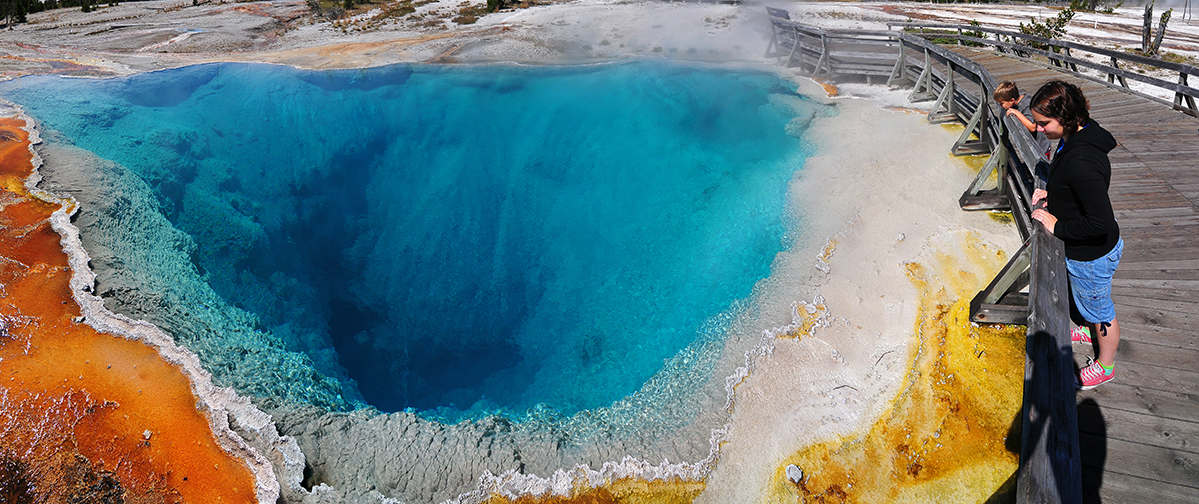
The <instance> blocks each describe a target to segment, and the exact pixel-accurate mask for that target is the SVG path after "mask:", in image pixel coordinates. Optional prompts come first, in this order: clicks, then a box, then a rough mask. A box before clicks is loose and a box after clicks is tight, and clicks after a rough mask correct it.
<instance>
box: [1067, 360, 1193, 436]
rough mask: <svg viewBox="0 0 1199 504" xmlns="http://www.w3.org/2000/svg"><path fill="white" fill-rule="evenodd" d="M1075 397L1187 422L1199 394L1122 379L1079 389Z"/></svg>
mask: <svg viewBox="0 0 1199 504" xmlns="http://www.w3.org/2000/svg"><path fill="white" fill-rule="evenodd" d="M1117 365H1119V364H1117ZM1077 397H1078V400H1079V401H1082V400H1084V399H1086V398H1092V399H1094V400H1095V401H1096V402H1097V403H1098V404H1099V405H1100V406H1101V407H1103V408H1105V409H1111V410H1121V411H1129V412H1134V413H1142V414H1145V415H1151V416H1155V417H1159V418H1168V419H1172V420H1183V421H1188V422H1190V421H1194V420H1195V411H1197V410H1199V396H1196V395H1194V394H1184V393H1181V392H1178V391H1174V390H1154V389H1148V388H1144V387H1140V386H1137V385H1135V384H1130V383H1128V382H1127V380H1123V379H1121V378H1117V379H1115V380H1112V381H1110V382H1108V383H1105V384H1103V386H1102V387H1095V388H1093V389H1091V390H1080V391H1078V395H1077Z"/></svg>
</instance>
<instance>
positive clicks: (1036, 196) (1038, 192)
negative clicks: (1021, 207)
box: [1032, 189, 1049, 207]
mask: <svg viewBox="0 0 1199 504" xmlns="http://www.w3.org/2000/svg"><path fill="white" fill-rule="evenodd" d="M1048 197H1049V193H1048V192H1046V191H1045V190H1044V189H1033V191H1032V206H1034V207H1035V206H1037V202H1038V201H1042V200H1045V199H1046V198H1048Z"/></svg>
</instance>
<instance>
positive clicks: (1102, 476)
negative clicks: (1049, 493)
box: [1082, 445, 1199, 504]
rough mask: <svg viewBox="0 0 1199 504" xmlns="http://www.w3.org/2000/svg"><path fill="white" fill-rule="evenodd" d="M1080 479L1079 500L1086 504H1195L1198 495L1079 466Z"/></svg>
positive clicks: (1188, 489) (1171, 486)
mask: <svg viewBox="0 0 1199 504" xmlns="http://www.w3.org/2000/svg"><path fill="white" fill-rule="evenodd" d="M1104 448H1106V445H1104ZM1082 478H1083V496H1084V497H1083V498H1084V500H1085V501H1086V502H1096V503H1098V502H1106V503H1113V504H1114V503H1120V504H1194V503H1195V502H1199V495H1197V494H1196V491H1195V489H1194V488H1192V487H1187V486H1182V485H1172V484H1169V483H1163V482H1161V481H1156V480H1151V479H1146V478H1139V477H1136V476H1130V475H1127V474H1121V473H1117V472H1101V471H1099V470H1098V469H1096V468H1093V467H1083V469H1082ZM1096 487H1098V488H1096Z"/></svg>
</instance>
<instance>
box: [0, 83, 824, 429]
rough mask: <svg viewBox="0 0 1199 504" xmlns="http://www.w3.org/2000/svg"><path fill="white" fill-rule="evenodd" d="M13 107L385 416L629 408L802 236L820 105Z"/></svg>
mask: <svg viewBox="0 0 1199 504" xmlns="http://www.w3.org/2000/svg"><path fill="white" fill-rule="evenodd" d="M0 95H2V96H4V97H5V98H7V99H9V100H11V101H14V102H17V103H19V104H21V105H23V106H24V107H25V108H26V110H27V112H29V113H30V114H31V115H32V116H34V117H35V118H37V119H39V120H40V121H42V123H43V124H44V127H45V128H47V129H49V130H55V131H57V132H60V133H61V138H62V139H64V140H63V141H69V142H73V143H75V144H76V145H78V146H80V147H83V148H85V149H88V150H90V151H92V152H94V153H96V154H97V155H99V156H101V157H103V158H106V159H109V160H112V161H115V162H116V163H119V164H120V165H121V166H123V167H124V168H125V169H127V170H129V171H131V172H132V173H134V174H136V175H137V177H139V178H140V179H142V180H144V181H145V183H146V184H147V185H148V186H149V187H150V188H151V190H152V193H153V197H154V198H155V199H156V204H157V208H158V209H159V211H160V212H161V213H162V214H163V215H165V216H166V217H167V219H169V220H170V222H171V223H172V224H173V225H174V226H175V227H176V228H177V229H179V230H182V231H183V232H185V233H187V234H188V235H190V236H191V237H192V239H194V241H195V244H196V246H195V248H194V250H193V251H191V252H189V253H190V254H191V262H192V263H193V264H194V265H195V267H196V270H197V272H198V273H199V274H200V275H199V276H197V278H199V279H200V281H204V282H207V283H208V284H209V285H210V286H211V287H212V288H213V289H214V290H215V291H216V292H217V293H218V294H219V295H220V297H221V298H223V300H224V301H225V302H226V303H228V305H230V306H232V307H237V308H240V309H244V310H246V311H248V312H250V313H252V314H253V315H254V316H255V317H256V319H257V321H256V322H255V323H254V328H253V330H255V331H259V332H261V333H265V334H268V335H269V337H270V338H273V339H274V340H275V341H279V342H280V345H282V346H283V347H286V348H287V349H288V350H290V351H294V352H301V353H303V354H305V355H306V356H307V360H306V361H305V362H308V365H311V366H314V368H315V369H317V370H319V371H320V372H321V373H323V374H324V375H327V376H330V377H333V378H336V379H338V380H339V381H340V382H341V383H342V384H344V387H345V390H344V391H343V393H344V395H345V398H346V400H347V401H348V403H350V404H351V405H353V404H357V405H361V404H362V401H365V402H366V403H369V404H370V405H373V406H375V407H378V408H379V409H382V410H385V411H396V410H400V409H404V408H415V409H417V410H426V411H427V410H436V411H439V412H440V413H441V414H442V415H445V416H448V417H454V416H456V415H460V414H461V413H463V412H471V411H474V412H478V411H492V410H495V409H498V408H505V409H507V410H509V411H514V412H520V411H523V410H525V409H527V408H529V407H531V406H533V405H535V404H538V403H546V404H548V405H549V406H550V407H552V408H554V409H556V410H558V411H560V412H562V413H573V412H576V411H579V410H582V409H587V408H593V407H599V406H604V405H607V404H610V403H611V402H612V401H614V400H617V399H619V398H621V397H623V396H625V395H627V394H630V393H632V392H634V391H636V390H637V389H638V388H639V387H640V386H641V384H642V383H644V382H645V381H646V380H647V379H649V378H650V377H651V376H652V375H653V374H654V373H656V372H658V371H659V369H661V367H662V364H663V360H664V359H667V358H669V357H671V356H673V355H675V354H676V353H677V352H678V351H680V350H681V349H683V348H685V347H687V346H688V345H691V344H692V343H693V342H694V341H696V339H697V337H704V336H703V335H704V334H708V335H709V336H711V335H719V334H720V331H721V329H722V328H723V325H724V323H723V322H722V320H725V319H727V317H723V318H722V317H721V316H720V315H721V314H726V313H727V312H728V311H729V310H730V309H731V308H732V307H734V306H735V305H736V304H737V303H739V302H743V301H741V300H745V299H746V298H747V297H748V296H749V295H750V293H751V291H752V288H753V285H754V284H755V282H757V281H758V280H760V279H762V278H765V277H767V276H769V274H770V264H771V261H772V259H773V258H774V256H775V254H776V253H778V252H779V251H781V250H782V249H783V248H784V247H785V246H786V245H787V240H788V238H787V237H788V233H789V232H790V231H789V230H794V229H795V226H799V225H801V223H797V222H791V221H789V220H788V218H787V213H786V204H785V193H786V190H787V182H788V180H790V179H791V177H792V176H793V175H794V174H795V172H796V171H797V170H799V169H800V168H801V165H802V162H803V158H804V156H805V152H806V151H805V150H806V149H807V147H806V146H805V145H804V144H803V143H802V142H801V141H800V140H798V139H797V138H796V137H795V136H793V135H795V134H796V133H797V132H796V128H795V126H794V123H792V127H790V128H788V127H787V125H788V123H789V121H792V120H793V118H794V117H795V116H796V115H797V111H796V109H795V106H794V104H792V105H793V106H791V107H788V106H780V105H779V101H778V99H777V97H779V96H787V97H789V98H788V99H789V100H792V101H796V100H800V98H799V97H797V96H795V95H794V93H793V86H790V85H788V84H787V83H786V82H784V81H781V80H779V79H778V78H777V77H775V76H773V75H768V74H763V73H754V72H747V71H731V70H721V69H705V68H693V67H681V66H671V65H666V64H653V63H634V64H622V65H608V66H597V67H586V68H539V69H529V68H515V67H474V68H445V67H423V66H416V67H413V66H397V67H387V68H381V69H371V70H356V71H337V72H310V71H300V70H295V69H290V68H284V67H273V66H260V65H230V64H222V65H205V66H195V67H188V68H183V69H177V70H169V71H163V72H156V73H152V74H145V75H138V76H133V77H129V78H122V79H113V80H104V81H95V80H79V79H60V78H55V77H37V78H25V79H19V80H17V81H12V82H7V83H0ZM772 97H773V98H772ZM813 107H814V106H813ZM788 131H789V132H790V133H791V135H788V134H787V132H788ZM210 337H212V338H221V337H222V335H221V334H213V335H211V336H210ZM201 357H202V358H203V357H204V355H201ZM249 358H252V357H249ZM212 371H213V372H214V374H216V375H217V377H218V380H219V378H220V375H221V373H222V370H220V369H212Z"/></svg>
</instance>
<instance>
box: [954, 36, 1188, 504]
mask: <svg viewBox="0 0 1199 504" xmlns="http://www.w3.org/2000/svg"><path fill="white" fill-rule="evenodd" d="M955 51H957V52H958V53H960V54H962V55H963V56H966V57H968V58H970V59H971V60H973V61H975V62H977V63H979V64H981V65H983V66H984V67H985V68H986V69H987V70H988V71H989V72H990V73H991V75H992V76H994V77H995V79H996V80H1013V81H1015V82H1016V83H1017V85H1019V87H1020V89H1021V91H1022V92H1024V93H1027V94H1029V95H1031V94H1032V93H1033V92H1034V91H1036V89H1037V87H1038V86H1039V85H1040V84H1041V83H1043V82H1045V81H1048V80H1051V79H1064V80H1067V81H1070V82H1073V83H1075V84H1077V85H1079V86H1080V87H1082V89H1083V91H1084V92H1085V93H1086V95H1087V98H1088V99H1089V100H1090V102H1091V115H1092V117H1094V118H1095V119H1096V120H1098V121H1099V122H1100V123H1101V124H1102V125H1103V126H1104V127H1105V128H1107V129H1108V130H1109V131H1111V132H1112V134H1113V135H1114V136H1115V137H1116V139H1117V140H1118V141H1119V142H1120V145H1119V146H1118V147H1116V149H1115V150H1114V151H1112V152H1111V154H1110V158H1111V161H1112V185H1111V189H1110V196H1111V199H1112V205H1113V207H1114V209H1115V211H1116V218H1117V219H1118V220H1119V222H1120V228H1121V234H1122V236H1123V237H1124V240H1125V252H1124V257H1123V260H1122V261H1121V264H1120V269H1119V270H1118V271H1117V272H1116V277H1115V279H1114V281H1113V286H1112V288H1113V298H1114V300H1115V303H1116V313H1117V317H1118V319H1119V320H1120V324H1121V329H1122V333H1121V342H1120V348H1119V353H1118V354H1117V365H1116V373H1117V376H1116V379H1115V380H1114V381H1113V382H1111V383H1108V384H1105V385H1103V386H1101V387H1098V388H1096V389H1094V390H1090V391H1086V392H1080V393H1079V394H1078V403H1079V407H1078V424H1079V433H1080V446H1081V452H1082V466H1083V472H1082V475H1083V494H1084V500H1085V502H1106V503H1117V502H1152V503H1155V504H1162V503H1174V502H1177V503H1194V502H1199V335H1197V334H1196V330H1195V329H1194V328H1195V324H1196V323H1197V322H1199V119H1196V118H1194V117H1191V116H1188V115H1186V114H1183V113H1181V112H1178V111H1175V110H1173V109H1170V108H1169V107H1167V106H1165V105H1162V104H1159V103H1157V102H1154V101H1151V100H1148V99H1145V98H1142V97H1139V96H1135V95H1132V94H1129V93H1126V92H1123V91H1120V90H1117V89H1113V88H1111V87H1108V86H1106V85H1104V84H1101V83H1098V82H1095V81H1091V80H1088V79H1085V78H1081V77H1078V76H1075V75H1073V74H1071V73H1068V72H1061V71H1058V70H1055V69H1052V68H1047V67H1045V66H1043V65H1038V64H1035V63H1030V62H1026V61H1021V60H1018V59H1015V58H1010V57H1007V56H1004V55H1002V54H999V53H995V52H991V51H982V50H974V49H969V48H955ZM1075 350H1076V352H1077V353H1076V354H1075V360H1076V361H1078V362H1079V363H1080V364H1083V362H1082V361H1083V360H1084V359H1085V358H1086V356H1088V355H1091V352H1090V350H1089V349H1086V348H1083V347H1082V346H1078V345H1076V346H1075Z"/></svg>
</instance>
